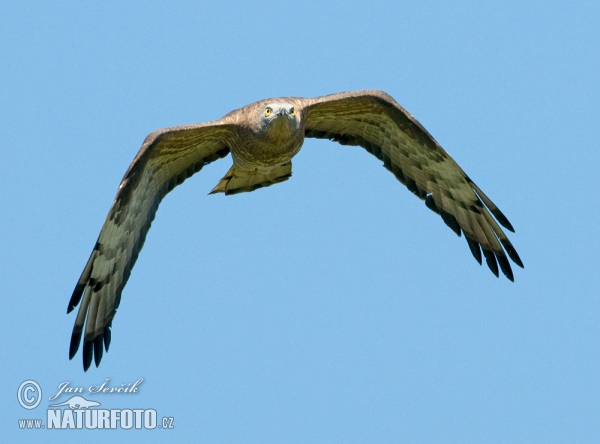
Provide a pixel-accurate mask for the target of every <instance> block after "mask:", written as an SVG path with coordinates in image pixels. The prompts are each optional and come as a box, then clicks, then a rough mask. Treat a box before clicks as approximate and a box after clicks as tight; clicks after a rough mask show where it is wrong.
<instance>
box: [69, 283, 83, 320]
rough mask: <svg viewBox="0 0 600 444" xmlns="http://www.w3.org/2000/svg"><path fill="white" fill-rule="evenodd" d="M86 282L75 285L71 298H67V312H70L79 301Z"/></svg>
mask: <svg viewBox="0 0 600 444" xmlns="http://www.w3.org/2000/svg"><path fill="white" fill-rule="evenodd" d="M85 285H86V284H77V285H76V286H75V290H73V294H72V295H71V299H70V300H69V306H68V307H67V314H69V313H71V312H72V311H73V309H74V308H75V307H77V305H79V302H80V301H81V296H83V290H85Z"/></svg>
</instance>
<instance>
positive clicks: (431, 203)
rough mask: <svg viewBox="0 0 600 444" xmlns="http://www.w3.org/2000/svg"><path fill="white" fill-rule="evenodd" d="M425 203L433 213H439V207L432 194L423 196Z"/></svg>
mask: <svg viewBox="0 0 600 444" xmlns="http://www.w3.org/2000/svg"><path fill="white" fill-rule="evenodd" d="M425 205H426V206H427V208H429V209H430V210H431V211H433V212H434V213H437V214H440V209H439V208H438V207H437V205H436V204H435V201H434V200H433V195H431V194H428V195H427V197H426V198H425Z"/></svg>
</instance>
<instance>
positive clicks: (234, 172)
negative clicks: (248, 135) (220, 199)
mask: <svg viewBox="0 0 600 444" xmlns="http://www.w3.org/2000/svg"><path fill="white" fill-rule="evenodd" d="M291 175H292V162H287V163H284V164H283V165H277V166H275V167H273V168H269V169H264V170H244V169H241V168H238V167H236V166H235V165H233V166H232V167H231V168H230V169H229V171H227V174H225V176H223V178H222V179H221V180H220V181H219V183H218V184H217V186H216V187H214V188H213V189H212V191H211V192H210V193H209V194H215V193H225V195H229V194H236V193H244V192H247V191H254V190H256V189H257V188H262V187H268V186H270V185H273V184H276V183H279V182H283V181H285V180H288V179H289V178H290V176H291Z"/></svg>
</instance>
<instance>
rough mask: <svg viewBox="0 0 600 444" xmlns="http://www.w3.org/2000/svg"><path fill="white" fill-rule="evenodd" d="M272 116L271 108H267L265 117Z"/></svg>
mask: <svg viewBox="0 0 600 444" xmlns="http://www.w3.org/2000/svg"><path fill="white" fill-rule="evenodd" d="M270 115H271V108H269V107H267V108H265V116H270Z"/></svg>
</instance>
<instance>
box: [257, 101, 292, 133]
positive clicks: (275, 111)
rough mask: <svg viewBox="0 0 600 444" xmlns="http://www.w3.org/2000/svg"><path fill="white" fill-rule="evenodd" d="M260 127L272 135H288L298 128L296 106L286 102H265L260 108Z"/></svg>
mask: <svg viewBox="0 0 600 444" xmlns="http://www.w3.org/2000/svg"><path fill="white" fill-rule="evenodd" d="M260 128H261V130H262V131H266V132H267V133H268V134H269V135H272V136H281V137H285V136H288V137H289V136H290V135H291V134H292V133H294V132H295V131H296V130H297V129H298V128H299V118H298V113H297V112H296V108H295V107H294V106H293V105H292V104H290V103H286V102H275V103H267V104H265V105H264V106H263V107H262V109H261V116H260Z"/></svg>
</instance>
